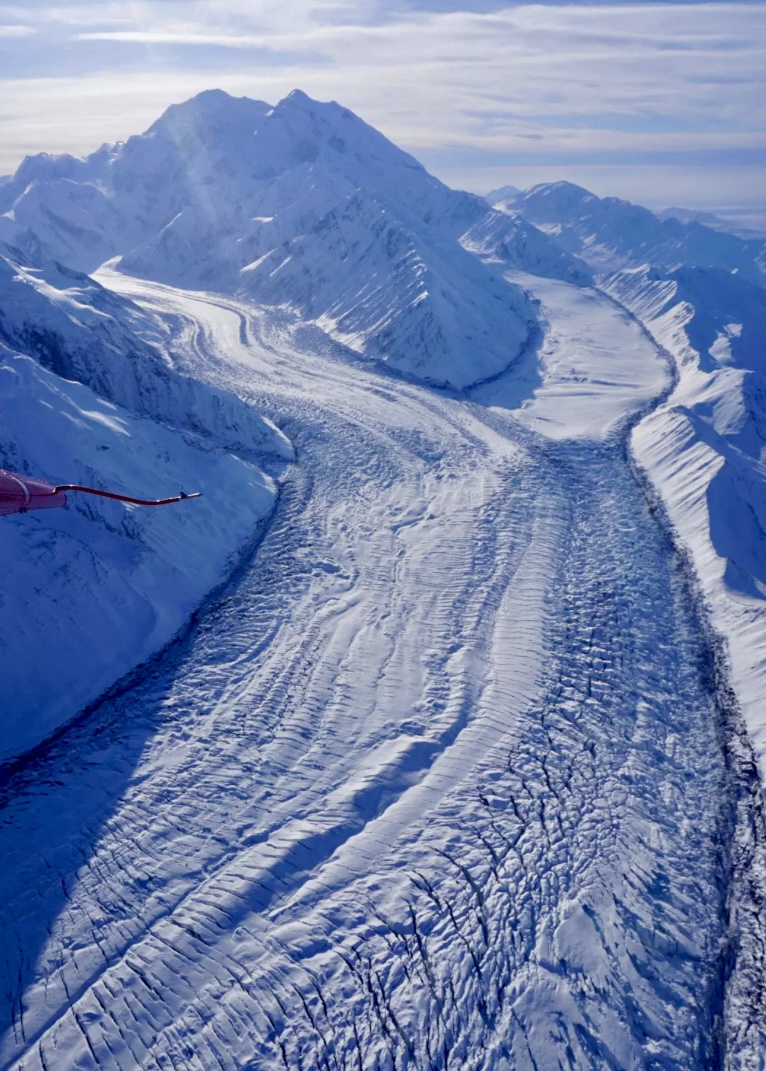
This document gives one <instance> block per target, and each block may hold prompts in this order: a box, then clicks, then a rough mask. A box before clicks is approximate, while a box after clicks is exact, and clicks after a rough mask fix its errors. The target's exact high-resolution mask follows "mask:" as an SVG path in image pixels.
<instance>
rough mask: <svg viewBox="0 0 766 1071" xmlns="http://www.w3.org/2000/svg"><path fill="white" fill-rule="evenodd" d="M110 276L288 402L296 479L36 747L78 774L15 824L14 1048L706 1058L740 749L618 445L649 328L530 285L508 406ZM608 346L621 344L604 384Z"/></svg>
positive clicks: (148, 1054) (12, 816)
mask: <svg viewBox="0 0 766 1071" xmlns="http://www.w3.org/2000/svg"><path fill="white" fill-rule="evenodd" d="M101 278H102V280H103V281H105V282H107V281H108V282H109V284H110V285H111V286H113V287H115V288H119V289H120V291H121V292H123V293H124V294H126V295H129V296H130V297H131V298H132V299H133V300H135V301H137V302H139V303H142V304H144V305H145V307H146V308H147V310H148V312H150V313H152V314H154V315H158V316H162V317H163V318H164V320H165V322H166V323H167V324H168V325H170V326H171V328H172V330H173V332H174V337H175V343H174V345H173V348H172V352H173V354H174V358H175V360H176V361H178V362H181V363H183V365H184V369H185V370H186V371H187V372H195V373H196V374H197V375H199V376H200V377H201V378H203V379H209V380H212V381H214V382H215V383H216V384H218V385H219V386H223V387H227V388H229V389H232V388H236V389H237V390H238V391H239V392H241V393H242V394H243V396H244V397H245V398H247V399H250V400H251V401H252V403H253V404H255V405H256V407H258V408H260V409H262V410H265V411H269V412H274V411H275V410H281V411H282V412H284V413H288V412H289V413H290V414H291V420H290V422H289V424H288V426H287V430H288V431H289V433H290V435H291V438H292V439H293V440H294V441H295V443H296V446H297V449H298V457H299V464H298V465H297V466H296V467H295V468H294V469H293V470H292V473H291V476H290V478H289V479H287V480H286V481H285V483H284V485H283V488H282V500H281V503H280V506H279V509H278V512H277V514H276V518H275V521H274V523H273V525H272V526H271V528H270V529H269V532H268V534H267V536H266V538H265V540H264V543H263V545H262V547H261V548H260V550H259V553H258V555H257V557H256V558H255V560H254V562H253V567H252V569H251V570H249V571H248V573H247V574H246V575H245V576H244V577H243V578H242V581H241V582H240V583H239V585H238V586H237V587H236V588H235V589H233V590H232V592H231V593H230V595H229V596H228V597H227V598H226V599H225V600H223V601H222V602H221V603H220V604H219V605H216V606H213V607H211V608H210V611H209V613H208V615H207V616H206V617H204V618H203V619H202V621H201V623H200V628H199V630H198V631H196V632H195V634H194V636H193V638H192V640H191V641H190V643H189V644H188V645H186V646H185V647H181V648H180V650H179V652H178V653H177V654H174V653H173V652H171V653H170V654H169V655H168V657H167V659H165V660H163V662H161V663H159V664H158V665H157V667H156V669H155V671H154V672H153V674H152V676H151V677H150V678H149V679H148V680H147V681H146V682H144V683H143V684H142V685H140V686H139V687H138V688H136V689H133V690H131V691H130V692H129V693H127V694H126V695H125V696H124V697H122V698H118V699H117V700H116V701H115V702H114V703H111V704H106V705H105V706H102V707H101V708H100V709H99V710H98V712H96V713H95V714H94V715H93V716H92V718H91V720H90V721H89V722H88V723H85V724H83V725H82V726H81V727H79V728H78V730H77V732H76V733H75V735H74V736H71V735H70V737H69V738H68V739H67V741H66V743H65V742H64V741H63V740H62V742H61V744H60V745H59V747H58V748H57V749H54V750H53V752H51V753H50V755H49V756H48V759H47V760H46V762H47V763H48V764H49V765H48V766H46V769H50V770H59V768H60V765H61V761H60V758H59V756H60V755H61V754H62V753H63V754H70V755H77V756H78V757H79V758H78V762H77V766H78V770H79V766H80V764H81V763H84V764H85V765H86V767H87V768H88V770H89V771H90V772H89V773H88V774H87V776H85V777H83V775H82V773H77V774H76V775H75V774H72V775H66V776H65V780H64V782H63V783H62V784H61V785H60V787H59V788H58V789H57V794H56V796H55V800H56V805H57V807H58V811H59V814H58V817H57V818H54V817H53V816H52V814H51V803H52V800H53V799H54V797H52V796H51V795H50V793H49V792H48V789H47V779H48V777H49V776H50V775H49V774H42V775H41V777H40V779H39V781H38V780H35V781H33V782H32V783H31V784H30V786H29V787H28V789H27V790H25V791H24V792H22V794H21V796H20V797H19V799H18V804H15V803H13V802H12V801H10V802H9V804H8V806H7V807H6V811H5V814H6V825H5V826H3V827H2V829H0V838H5V839H3V840H2V849H3V851H4V852H5V853H6V855H5V857H6V859H7V860H8V863H7V867H6V870H5V872H4V875H3V876H1V877H0V893H2V896H0V902H1V903H2V905H3V907H2V920H0V921H2V925H3V927H4V932H6V933H8V934H13V935H14V938H13V940H11V941H9V942H8V943H7V945H6V949H5V960H4V967H3V969H4V972H5V973H4V976H3V977H4V979H5V985H6V987H7V989H8V992H9V993H10V994H11V997H10V999H9V1013H8V1031H7V1033H6V1035H5V1039H4V1041H3V1043H2V1044H3V1048H2V1049H0V1052H2V1058H3V1060H4V1061H5V1062H6V1063H7V1064H8V1066H9V1067H14V1068H20V1066H21V1064H22V1061H23V1064H24V1066H25V1067H26V1068H28V1069H29V1068H42V1066H43V1062H44V1063H45V1065H47V1066H50V1065H51V1064H52V1063H53V1064H54V1065H55V1066H60V1067H61V1068H62V1071H66V1069H67V1068H70V1067H75V1066H83V1067H95V1066H98V1065H99V1064H101V1063H106V1064H107V1065H108V1064H109V1063H110V1062H111V1063H112V1064H114V1065H115V1066H118V1067H126V1068H127V1067H130V1066H141V1065H142V1064H143V1065H147V1066H151V1065H152V1063H156V1064H158V1065H159V1066H162V1063H163V1062H170V1061H172V1062H174V1063H175V1064H176V1065H177V1066H181V1067H189V1068H192V1067H208V1066H221V1067H223V1068H225V1069H227V1071H228V1069H230V1068H231V1069H234V1068H238V1067H245V1066H280V1064H281V1066H284V1067H289V1068H292V1067H297V1066H301V1065H302V1066H304V1067H321V1066H323V1064H324V1062H325V1061H329V1064H330V1066H333V1064H334V1063H337V1064H338V1066H339V1067H343V1066H346V1067H357V1066H362V1067H363V1068H373V1067H375V1066H380V1065H381V1063H382V1062H384V1061H386V1060H387V1061H389V1063H391V1064H392V1065H393V1066H399V1065H404V1064H406V1063H407V1062H408V1061H409V1062H414V1061H419V1062H420V1063H421V1064H424V1065H425V1066H428V1059H429V1056H428V1054H429V1053H430V1054H431V1059H432V1063H433V1065H434V1066H436V1067H448V1066H459V1067H461V1068H472V1069H477V1071H478V1069H479V1068H489V1067H492V1068H502V1067H533V1066H535V1065H536V1066H537V1067H538V1068H540V1067H552V1066H556V1063H557V1062H558V1063H561V1062H563V1061H566V1060H569V1061H570V1064H571V1065H572V1066H577V1067H588V1066H594V1064H593V1054H594V1053H600V1054H602V1055H601V1056H599V1057H598V1059H599V1061H600V1063H596V1064H595V1066H604V1067H606V1066H609V1062H608V1061H611V1064H612V1066H635V1067H639V1066H650V1062H651V1061H652V1060H655V1059H659V1058H661V1059H662V1060H664V1061H665V1063H666V1065H667V1066H684V1067H690V1068H691V1067H697V1066H699V1067H702V1066H706V1061H707V1059H708V1055H709V1052H710V1049H709V1046H710V1045H712V1031H713V1021H712V1016H713V1015H714V1014H715V1008H716V1007H717V1006H718V1005H717V1002H718V1000H719V998H718V997H717V996H716V994H717V993H718V992H719V989H718V987H719V973H718V971H719V964H718V960H717V955H716V952H715V950H716V949H718V948H719V947H720V944H721V941H722V940H723V937H724V933H725V928H724V927H725V923H724V916H723V909H722V904H721V888H722V884H721V883H722V873H721V869H720V866H721V860H720V855H719V853H718V851H717V848H716V843H717V842H716V837H717V836H718V835H719V833H720V826H719V813H718V811H717V810H716V809H715V808H711V807H710V800H716V799H719V798H721V794H722V793H723V792H724V791H725V789H724V787H723V786H724V784H725V769H724V763H723V757H722V754H721V751H720V744H719V737H718V725H717V722H716V719H715V717H714V716H713V714H712V701H711V697H710V695H709V693H708V692H707V691H706V685H705V683H704V678H703V677H702V676H701V674H700V672H699V649H698V644H699V637H697V636H696V635H695V631H694V626H693V624H692V623H691V622H690V620H689V619H688V617H687V616H686V612H685V610H684V605H685V603H684V598H683V594H682V592H681V590H680V588H679V586H678V581H677V575H676V573H675V571H674V566H673V561H672V557H671V556H670V555H669V553H668V548H667V544H666V542H665V540H664V537H663V535H662V533H661V532H660V531H659V529H658V528H657V526H656V524H655V523H654V522H653V520H652V518H651V516H650V514H649V512H648V509H647V507H646V504H645V502H644V499H643V496H642V493H641V491H640V489H639V487H638V486H637V484H636V482H635V481H634V479H633V478H632V476H631V474H630V472H629V470H628V467H627V464H626V462H625V459H624V457H623V454H622V451H621V449H620V444H619V441H616V442H611V441H609V437H610V435H613V430H614V428H615V427H616V425H617V424H618V423H619V422H620V421H621V420H625V419H626V417H627V416H629V414H631V413H632V412H634V411H635V410H636V408H637V407H639V406H640V405H642V404H644V400H645V397H646V395H647V392H648V390H649V386H650V383H656V384H659V385H661V383H662V375H661V369H662V361H661V360H660V359H659V358H657V357H656V356H654V357H652V363H651V370H650V372H648V373H647V372H641V373H639V369H640V361H639V359H638V347H639V343H638V342H637V338H641V337H642V336H640V335H639V334H637V329H636V327H635V325H634V324H633V323H632V322H631V321H630V320H629V319H628V318H627V317H625V316H624V315H622V314H621V313H619V311H618V310H617V309H616V308H615V306H614V305H613V304H611V303H610V302H608V301H607V299H605V298H603V297H598V296H597V295H592V296H591V299H590V302H589V304H588V305H587V306H586V307H587V309H588V313H587V316H585V317H584V320H578V318H577V316H576V315H575V312H574V309H575V307H576V305H577V303H578V302H579V301H580V300H581V299H582V291H581V290H580V289H579V288H574V287H571V288H566V284H562V286H563V287H565V288H566V289H564V290H561V289H559V288H557V287H554V286H553V285H552V284H550V283H549V282H546V281H540V280H536V281H534V283H533V282H532V281H531V280H526V282H527V283H528V285H529V286H530V287H533V289H534V296H535V298H536V299H539V300H541V301H542V303H543V306H544V308H545V311H546V316H547V320H548V327H547V330H548V332H549V334H550V335H551V336H555V337H556V338H557V339H558V343H557V345H558V350H557V351H556V352H555V353H554V351H553V349H552V348H551V349H550V350H549V356H548V358H547V359H546V361H545V362H544V363H543V364H542V369H541V371H542V376H543V389H542V390H541V391H540V397H539V399H536V398H535V397H534V396H530V398H529V402H530V404H529V406H527V407H526V409H525V408H521V409H520V410H518V411H517V412H515V413H509V412H508V411H507V410H506V409H504V408H503V407H502V405H501V404H494V405H487V404H480V403H478V402H474V403H471V402H467V401H466V400H464V399H451V398H449V397H446V396H443V395H440V394H438V393H435V392H433V391H429V390H428V389H425V388H423V387H422V386H417V385H415V384H408V383H405V382H402V381H400V380H393V379H392V378H391V377H389V376H387V375H384V374H381V373H379V372H376V371H374V370H372V369H365V368H362V367H360V366H359V365H358V363H355V362H354V360H353V359H352V358H351V357H350V356H349V355H348V354H347V353H346V352H344V351H343V350H342V349H340V348H338V347H333V346H332V345H329V344H328V342H327V340H326V338H324V337H323V336H322V335H321V334H320V333H319V332H318V331H317V330H316V329H314V330H311V329H309V328H306V327H305V326H301V325H300V324H298V325H295V324H294V321H293V320H292V319H291V318H289V317H285V318H282V319H280V318H279V317H276V316H275V315H274V313H273V312H270V311H269V310H264V309H259V308H257V307H253V306H249V305H247V304H245V303H242V302H238V301H236V300H235V299H233V298H222V297H220V296H218V297H217V296H215V295H212V294H199V293H196V294H192V293H188V292H187V293H183V292H180V291H176V290H173V289H172V288H169V287H162V286H159V285H157V284H152V283H149V282H142V281H140V280H135V279H131V278H129V277H127V276H122V277H121V276H119V275H117V274H115V273H111V274H106V273H105V274H102V276H101ZM567 295H569V297H567ZM586 299H587V295H586ZM585 320H587V324H588V333H587V338H588V339H589V340H590V341H592V342H594V343H599V344H598V345H597V346H594V355H593V357H592V360H593V364H592V365H591V366H589V365H588V358H587V353H588V352H590V351H589V348H588V346H586V345H585V344H584V343H585V336H584V335H583V330H584V328H583V324H584V321H585ZM192 325H194V330H192V329H191V328H192ZM190 340H193V344H192V345H190V344H189V343H190ZM607 340H611V344H612V345H613V347H614V358H613V359H614V360H615V361H616V362H617V363H618V364H619V363H620V361H621V359H622V355H624V354H628V355H632V356H630V357H629V359H628V361H627V365H625V366H624V367H622V368H621V372H620V374H619V375H617V378H616V386H615V389H614V395H613V400H612V403H611V405H610V404H608V397H607V396H608V393H609V392H608V390H607V389H606V386H605V384H604V383H603V382H599V380H601V379H602V378H603V375H604V366H605V364H606V363H607V361H608V357H607V354H606V349H607ZM643 345H648V343H646V341H645V340H644V342H643ZM567 354H568V356H567ZM644 356H646V353H645V354H644ZM566 362H568V363H567V365H566V366H567V367H569V366H570V365H574V364H576V365H577V367H578V368H579V369H580V374H581V381H580V383H579V386H578V392H577V394H576V395H575V396H574V397H573V396H572V395H571V394H570V393H569V391H568V388H567V386H566V384H567V383H568V379H567V376H564V375H562V372H561V369H562V368H563V367H564V365H565V363H566ZM548 373H550V376H551V381H552V388H551V393H550V394H546V391H545V389H544V383H545V377H546V376H547V375H548ZM589 373H592V374H593V375H594V382H593V384H592V386H591V387H590V388H589V387H588V383H587V380H586V376H587V375H588V374H589ZM630 379H632V388H631V389H628V380H630ZM498 382H499V381H498ZM589 389H590V393H591V394H592V395H593V399H592V401H589V400H588V394H589ZM535 407H537V409H536V408H535ZM567 413H570V414H571V415H572V427H571V429H570V431H569V432H567V430H566V428H565V426H564V422H565V417H566V414H567ZM553 414H555V422H554V421H553V419H551V417H552V415H553ZM544 416H545V417H548V419H543V417H544ZM554 423H555V425H556V426H555V427H554V429H553V435H552V437H551V436H548V435H545V434H540V433H539V431H538V429H541V430H542V429H545V430H546V431H550V430H551V427H552V425H553V424H554ZM605 518H608V523H604V520H605ZM648 606H650V607H651V613H647V607H648ZM115 726H119V731H118V732H115V728H114V727H115ZM94 754H97V755H98V768H97V769H95V768H94V767H93V766H92V765H91V761H92V760H91V759H90V758H89V756H93V755H94ZM59 776H60V775H59ZM107 782H108V783H109V788H108V790H107V791H105V783H107ZM112 782H113V783H112ZM62 801H65V802H64V804H63V806H62ZM9 807H10V810H9V809H8V808H9ZM17 807H18V809H17ZM86 815H87V821H86V820H85V816H86ZM9 830H10V831H11V832H8V831H9ZM22 831H26V836H27V837H30V836H34V837H35V839H36V845H37V847H36V853H35V856H34V859H33V860H31V861H29V860H28V859H26V857H24V858H22V857H21V856H20V855H19V852H20V851H21V850H22V849H21V848H20V845H21V844H22V843H24V840H23V833H22ZM83 860H87V861H86V862H85V863H84V862H83ZM30 885H31V886H32V887H34V888H35V889H37V890H38V894H37V900H36V908H35V912H34V913H33V914H32V915H31V916H30V915H28V914H26V913H25V912H24V911H23V904H24V897H25V895H26V890H27V889H28V888H29V887H30ZM62 889H63V891H62ZM18 944H20V945H21V947H23V948H24V949H25V950H26V951H25V956H26V958H25V960H24V962H23V963H21V965H20V963H19V958H18V952H17V946H18ZM568 1054H569V1055H568Z"/></svg>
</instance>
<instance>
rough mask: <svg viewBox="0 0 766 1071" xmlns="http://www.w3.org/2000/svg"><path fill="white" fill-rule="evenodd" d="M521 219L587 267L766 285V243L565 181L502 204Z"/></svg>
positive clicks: (534, 189)
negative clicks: (648, 267) (736, 278)
mask: <svg viewBox="0 0 766 1071" xmlns="http://www.w3.org/2000/svg"><path fill="white" fill-rule="evenodd" d="M508 207H510V208H511V209H512V210H513V211H514V212H518V213H519V214H521V215H522V216H523V217H524V219H526V220H529V221H530V222H531V223H534V224H537V225H538V226H540V227H542V228H543V229H544V230H546V231H547V232H548V233H549V234H550V235H552V236H555V237H556V238H557V240H558V241H559V243H560V244H561V247H562V248H563V249H565V250H567V251H568V252H570V253H575V254H577V255H578V256H580V257H582V258H583V259H585V260H587V261H588V263H589V264H590V265H591V266H592V267H593V268H598V269H602V270H615V269H619V268H625V267H633V266H638V265H641V264H646V263H649V264H653V265H655V266H657V267H660V268H664V269H673V268H676V267H678V266H679V265H687V266H692V267H711V268H722V269H724V270H726V271H735V270H736V271H738V272H739V273H740V274H742V275H743V276H745V277H746V278H748V279H750V280H751V281H752V282H755V283H757V284H758V285H760V286H764V285H766V241H765V240H764V239H762V238H756V239H750V240H747V239H744V238H738V237H736V236H735V235H732V234H725V233H721V232H719V231H715V230H712V229H711V228H710V227H705V226H703V225H702V224H701V223H697V222H690V223H683V222H681V221H680V220H678V219H675V218H668V219H664V220H661V219H659V218H658V217H657V216H655V215H654V213H652V212H650V211H649V210H648V209H646V208H642V207H640V206H639V205H634V204H630V202H628V201H622V200H620V199H619V198H617V197H603V198H601V197H596V195H595V194H593V193H589V192H588V190H585V189H583V188H582V187H581V186H575V185H574V184H573V183H571V182H554V183H550V184H543V185H540V186H534V187H532V189H530V190H526V191H525V192H524V193H522V194H519V196H518V197H516V198H514V199H513V200H512V202H510V203H509V204H508Z"/></svg>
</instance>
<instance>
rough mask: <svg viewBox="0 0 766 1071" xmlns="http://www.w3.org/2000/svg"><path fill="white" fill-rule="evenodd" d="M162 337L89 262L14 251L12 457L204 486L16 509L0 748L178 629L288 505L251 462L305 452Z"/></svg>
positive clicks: (119, 484)
mask: <svg viewBox="0 0 766 1071" xmlns="http://www.w3.org/2000/svg"><path fill="white" fill-rule="evenodd" d="M139 331H141V332H142V333H143V334H145V335H146V337H147V338H148V339H150V340H151V339H154V341H153V342H152V341H144V340H143V339H142V338H141V337H140V336H139V334H138V332H139ZM162 335H163V332H162V331H161V330H159V329H158V325H157V324H156V323H153V322H152V321H151V319H149V318H148V317H147V316H146V314H145V313H144V312H143V311H142V310H141V309H139V307H138V306H137V305H135V304H134V303H132V302H130V301H129V300H126V299H124V298H121V297H119V296H118V295H116V294H113V293H111V292H110V291H107V290H105V289H104V288H103V287H101V286H99V284H98V283H96V282H94V281H93V280H92V279H90V278H88V277H87V276H82V275H80V274H78V273H75V272H71V271H69V270H66V269H63V268H48V269H46V270H40V269H27V268H23V267H21V266H19V265H18V264H15V263H13V262H12V261H11V260H10V259H9V258H6V257H0V340H3V339H4V340H5V343H6V345H2V341H0V347H1V348H0V465H2V466H3V467H7V468H11V469H16V470H18V471H21V472H28V473H29V474H31V475H39V476H42V477H44V478H48V479H50V480H52V481H53V482H56V483H83V484H86V485H91V486H96V487H106V488H109V487H113V488H116V489H117V490H122V491H124V492H126V493H128V494H131V493H132V494H134V495H138V496H141V497H149V498H151V497H163V496H164V495H167V494H175V493H176V492H177V491H178V489H179V488H185V489H187V490H192V489H196V490H201V491H202V492H203V495H204V497H203V498H202V499H199V500H195V501H194V502H193V503H188V504H187V503H182V504H180V505H179V507H168V508H167V509H164V510H159V511H154V510H149V511H148V512H147V511H137V510H135V509H132V508H130V507H125V506H123V505H118V504H117V503H113V502H110V503H107V502H104V501H103V500H99V499H90V498H79V497H78V496H76V495H73V496H72V503H71V504H70V507H69V509H68V510H67V511H62V512H58V511H56V512H55V513H51V514H46V516H45V518H44V519H43V518H40V517H38V516H37V515H36V514H28V515H24V516H17V517H6V518H3V523H2V525H1V526H0V555H1V556H2V560H3V561H4V562H5V563H6V567H7V575H6V579H5V581H4V584H3V597H2V600H0V652H1V656H0V673H1V674H2V678H3V682H4V697H5V698H4V704H3V737H2V744H0V763H2V762H3V761H5V760H7V759H9V758H10V757H12V756H14V755H16V754H18V753H19V752H20V751H23V750H25V749H27V748H29V747H31V746H32V745H34V744H37V743H39V742H40V741H41V740H42V739H44V738H45V737H46V736H47V735H49V734H50V732H51V731H53V730H54V729H56V728H58V727H59V726H60V725H61V724H62V723H63V722H65V721H67V720H68V719H69V718H71V717H72V716H73V715H75V714H76V713H78V712H79V711H80V710H81V709H82V708H83V707H84V706H85V705H87V704H88V703H89V702H91V701H92V700H94V699H95V698H97V697H98V696H99V695H100V694H101V693H102V692H103V691H104V690H105V688H107V687H108V686H110V685H111V684H113V683H114V682H115V681H116V680H117V679H118V678H119V677H120V676H122V675H123V674H124V673H125V672H127V671H128V670H129V669H132V668H133V667H134V666H135V665H136V664H137V663H138V662H140V661H142V660H143V659H145V658H147V657H148V656H149V655H151V654H153V653H154V652H155V651H156V650H157V649H158V648H159V647H161V646H162V645H163V644H164V643H166V642H167V641H168V640H169V639H171V638H172V636H173V635H174V634H175V633H176V631H177V630H178V629H179V628H180V627H181V625H183V623H184V622H185V621H186V619H187V618H188V616H189V614H190V613H191V611H192V610H193V609H194V607H195V606H196V605H197V604H198V603H199V602H200V600H201V599H202V598H203V597H204V595H205V594H206V593H207V592H208V591H209V590H210V589H211V588H212V587H214V586H215V585H216V584H217V583H218V582H220V580H221V579H222V578H223V577H224V576H225V575H226V572H227V571H228V569H229V568H230V567H231V564H232V561H233V560H234V559H235V557H236V555H237V553H238V552H239V550H240V547H241V546H242V545H243V544H245V543H247V542H248V541H249V540H250V539H251V538H252V536H253V532H254V530H255V527H256V525H257V522H258V521H259V520H260V519H261V518H263V517H264V516H265V515H266V514H267V513H268V512H269V511H270V509H271V507H272V505H273V503H274V498H275V488H274V486H273V484H272V482H271V480H270V479H269V478H267V477H266V476H265V475H264V474H263V473H262V472H261V470H260V468H258V467H256V465H254V464H252V462H253V461H256V462H260V464H261V465H263V464H264V462H265V461H266V459H268V458H271V459H274V460H282V461H284V460H288V459H290V458H291V457H292V448H291V447H290V445H289V443H288V442H287V440H286V439H285V437H284V435H282V433H281V432H279V431H278V430H277V429H276V428H275V427H274V426H273V425H272V424H270V423H269V422H268V421H266V420H264V419H263V418H262V417H261V416H260V415H259V414H258V413H257V412H256V411H254V410H253V409H252V408H251V407H250V406H248V405H246V404H245V403H243V402H241V401H240V400H239V399H238V398H236V397H235V396H234V395H233V394H230V393H228V392H226V391H221V390H217V389H215V388H213V387H208V386H205V385H203V384H200V383H198V382H195V381H194V380H192V379H190V378H188V377H185V376H182V375H180V374H179V373H178V372H177V371H175V370H174V369H173V366H172V363H171V361H170V359H169V357H168V355H167V353H166V352H164V351H163V350H162V349H161V347H160V345H159V340H160V339H161V338H162ZM19 351H21V353H25V354H27V356H20V355H19ZM32 358H35V359H34V360H33V359H32ZM43 366H44V367H43ZM73 380H79V382H73ZM224 450H228V451H236V452H237V454H238V455H240V457H234V456H233V455H232V454H231V453H229V454H225V453H224V452H223V451H224ZM243 459H248V460H247V461H246V460H243ZM248 462H250V463H248Z"/></svg>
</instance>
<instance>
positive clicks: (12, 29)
mask: <svg viewBox="0 0 766 1071" xmlns="http://www.w3.org/2000/svg"><path fill="white" fill-rule="evenodd" d="M36 33H37V30H36V29H35V27H34V26H24V25H15V24H13V25H2V24H1V23H0V37H32V36H33V35H34V34H36Z"/></svg>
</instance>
